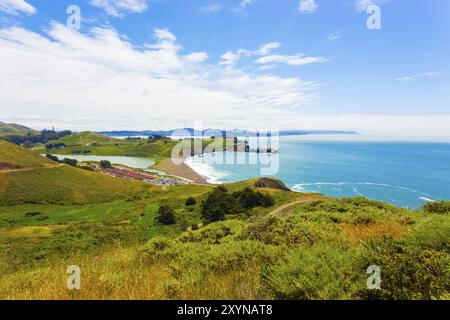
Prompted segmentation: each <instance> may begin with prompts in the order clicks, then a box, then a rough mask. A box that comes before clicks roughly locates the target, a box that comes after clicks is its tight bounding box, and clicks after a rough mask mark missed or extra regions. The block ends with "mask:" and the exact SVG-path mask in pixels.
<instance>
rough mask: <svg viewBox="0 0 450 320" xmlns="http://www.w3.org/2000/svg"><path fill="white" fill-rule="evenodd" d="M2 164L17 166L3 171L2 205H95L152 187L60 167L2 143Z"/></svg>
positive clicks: (0, 202) (28, 152)
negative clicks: (94, 203)
mask: <svg viewBox="0 0 450 320" xmlns="http://www.w3.org/2000/svg"><path fill="white" fill-rule="evenodd" d="M0 163H5V164H9V165H14V166H17V167H18V169H14V170H6V171H1V170H0V205H12V204H22V203H23V204H25V203H60V204H61V203H64V204H72V203H91V202H97V203H98V202H103V201H110V200H113V199H117V198H124V197H126V196H128V195H131V194H134V193H136V194H137V195H139V194H141V193H143V192H145V190H146V189H147V188H148V185H145V184H143V183H140V182H133V181H128V180H122V179H115V178H113V177H110V176H107V175H103V174H100V173H96V172H91V171H86V170H81V169H79V168H74V167H72V165H76V163H75V161H72V160H70V159H64V160H63V163H65V164H69V165H70V166H67V165H62V164H58V163H56V162H54V161H52V160H50V159H48V158H45V157H42V156H40V155H37V154H35V153H33V152H31V151H29V150H26V149H24V148H22V147H20V146H17V145H14V144H11V143H8V142H4V141H0Z"/></svg>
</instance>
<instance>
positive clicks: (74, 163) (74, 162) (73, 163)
mask: <svg viewBox="0 0 450 320" xmlns="http://www.w3.org/2000/svg"><path fill="white" fill-rule="evenodd" d="M62 163H64V164H67V165H69V166H72V167H76V166H77V163H78V161H77V160H75V159H68V158H64V160H63V161H62Z"/></svg>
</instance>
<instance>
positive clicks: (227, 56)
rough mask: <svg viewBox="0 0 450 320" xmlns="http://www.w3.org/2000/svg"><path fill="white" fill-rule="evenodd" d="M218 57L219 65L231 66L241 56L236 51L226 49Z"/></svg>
mask: <svg viewBox="0 0 450 320" xmlns="http://www.w3.org/2000/svg"><path fill="white" fill-rule="evenodd" d="M220 59H221V61H220V62H219V65H225V66H232V65H234V64H235V63H236V62H238V61H239V60H240V59H241V56H240V55H239V54H237V53H233V52H231V51H228V52H226V53H224V54H223V55H222V56H221V57H220Z"/></svg>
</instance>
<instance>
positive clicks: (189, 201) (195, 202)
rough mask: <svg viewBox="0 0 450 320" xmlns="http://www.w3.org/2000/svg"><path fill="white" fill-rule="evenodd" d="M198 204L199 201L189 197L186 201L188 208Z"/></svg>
mask: <svg viewBox="0 0 450 320" xmlns="http://www.w3.org/2000/svg"><path fill="white" fill-rule="evenodd" d="M196 204H197V200H195V199H194V198H193V197H189V198H187V199H186V206H187V207H190V206H195V205H196Z"/></svg>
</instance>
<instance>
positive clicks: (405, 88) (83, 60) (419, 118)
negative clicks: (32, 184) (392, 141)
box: [0, 0, 450, 136]
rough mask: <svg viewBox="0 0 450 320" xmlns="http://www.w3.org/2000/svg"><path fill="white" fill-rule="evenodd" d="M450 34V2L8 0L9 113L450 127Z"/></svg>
mask: <svg viewBox="0 0 450 320" xmlns="http://www.w3.org/2000/svg"><path fill="white" fill-rule="evenodd" d="M374 4H376V5H378V6H379V7H380V9H381V29H380V30H369V29H368V28H367V23H366V21H367V19H368V17H369V16H370V15H369V14H368V13H367V12H366V10H367V7H368V6H370V5H374ZM71 5H76V6H78V7H79V8H80V10H81V24H80V27H81V28H80V29H74V28H71V27H68V24H67V20H68V18H69V16H70V14H68V13H67V8H68V7H69V6H71ZM71 21H72V20H71ZM449 38H450V1H448V0H434V1H427V0H390V1H389V0H335V1H331V0H301V1H299V0H216V1H215V0H69V1H66V0H58V1H45V0H0V121H3V122H16V123H22V124H25V125H29V126H32V127H34V128H38V129H41V128H45V127H50V126H51V125H55V126H56V128H57V129H72V130H120V129H124V130H130V129H136V130H140V129H170V128H176V127H183V126H188V127H191V126H194V125H196V124H201V125H202V126H203V127H205V128H206V127H220V128H248V129H258V128H261V129H263V128H272V129H336V130H357V131H360V132H362V133H369V134H378V135H380V134H381V135H414V136H419V135H435V136H450V59H448V57H449V56H450V41H449Z"/></svg>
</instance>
